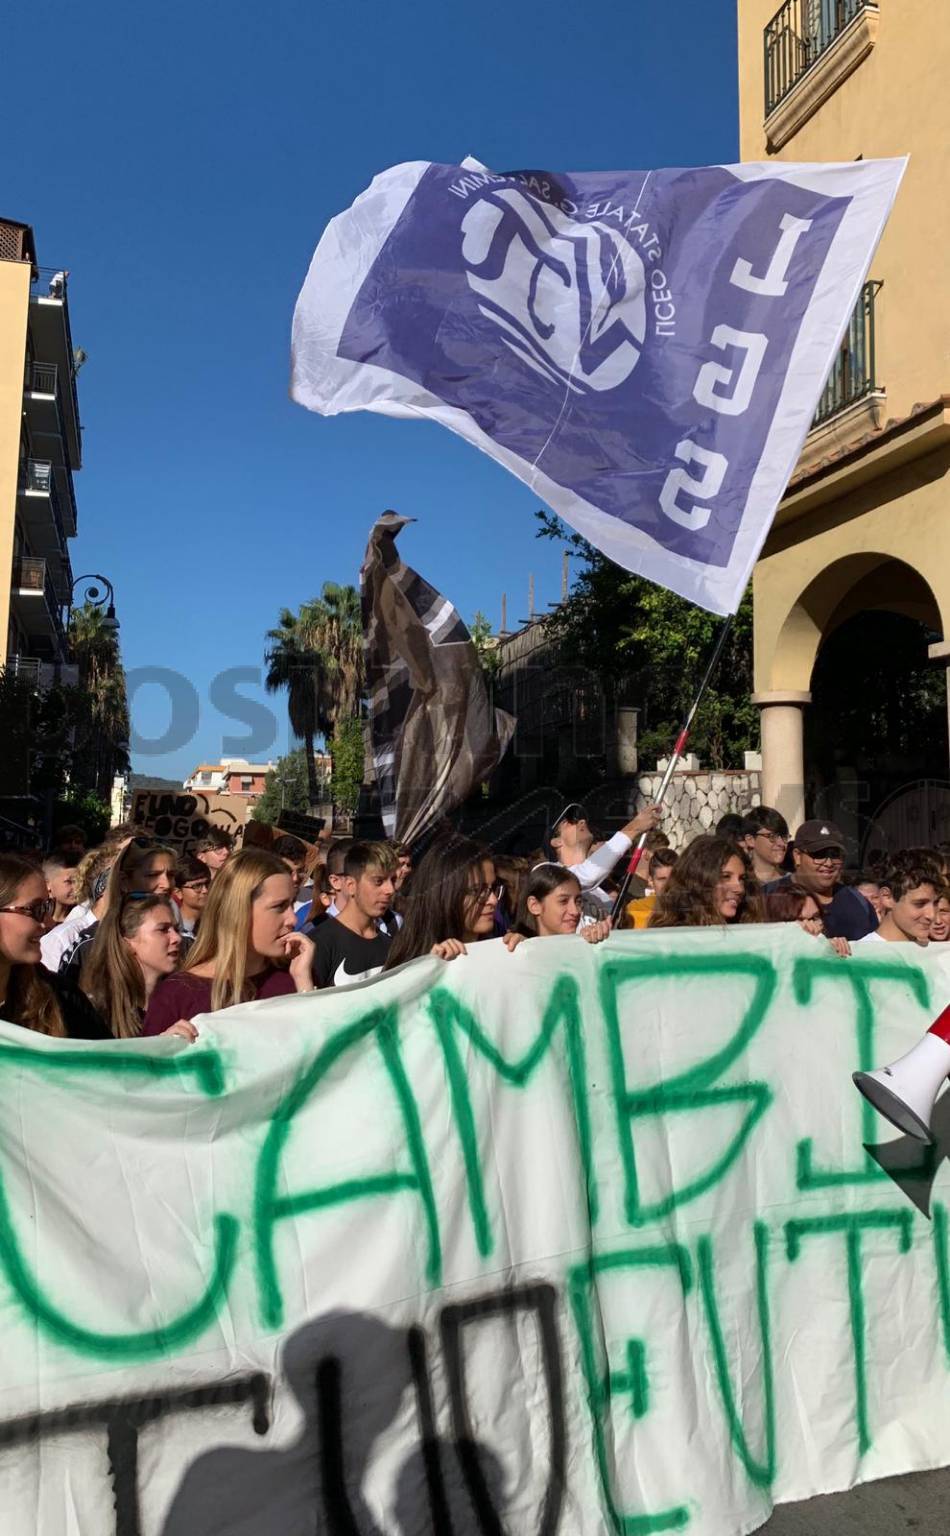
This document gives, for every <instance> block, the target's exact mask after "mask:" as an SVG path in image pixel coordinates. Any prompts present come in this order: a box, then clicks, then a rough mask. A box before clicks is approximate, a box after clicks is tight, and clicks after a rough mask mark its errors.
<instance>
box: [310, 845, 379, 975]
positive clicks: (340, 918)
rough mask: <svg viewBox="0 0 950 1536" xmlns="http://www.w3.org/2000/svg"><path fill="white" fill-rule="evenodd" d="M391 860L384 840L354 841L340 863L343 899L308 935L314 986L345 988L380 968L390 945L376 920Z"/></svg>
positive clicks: (377, 919)
mask: <svg viewBox="0 0 950 1536" xmlns="http://www.w3.org/2000/svg"><path fill="white" fill-rule="evenodd" d="M395 872H396V860H395V857H394V855H393V852H392V849H391V848H390V847H389V845H388V844H387V843H354V844H353V846H352V847H351V848H350V849H349V851H348V852H347V855H346V860H345V862H344V865H343V890H344V892H345V893H346V897H347V901H346V905H345V906H344V908H343V911H342V912H340V913H339V914H338V915H337V916H336V917H330V918H328V919H327V920H326V922H324V923H321V924H320V926H319V927H318V928H317V929H316V930H315V932H314V935H313V949H314V954H313V979H314V981H315V982H316V984H317V986H318V987H345V986H349V985H350V984H351V983H352V982H354V981H366V980H368V978H369V977H370V976H375V975H376V974H377V972H378V971H381V970H382V968H383V965H384V964H385V961H386V951H387V950H388V949H389V944H390V938H389V935H388V934H385V933H381V932H380V929H379V920H380V918H381V917H383V915H384V914H385V912H386V911H387V909H388V907H389V905H390V902H391V901H392V899H393V892H394V890H395V880H394V876H395Z"/></svg>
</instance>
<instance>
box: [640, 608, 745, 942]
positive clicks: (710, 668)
mask: <svg viewBox="0 0 950 1536" xmlns="http://www.w3.org/2000/svg"><path fill="white" fill-rule="evenodd" d="M735 617H736V616H735V614H734V613H730V614H727V615H726V617H725V618H724V619H723V622H722V626H721V628H720V630H719V634H718V636H717V637H716V644H715V645H714V646H713V650H712V655H711V656H710V658H709V662H708V664H707V666H706V670H705V672H704V673H703V679H702V682H701V683H700V685H699V687H698V689H697V690H696V697H695V698H694V699H693V702H692V704H691V705H690V706H689V709H688V711H687V714H686V719H685V720H684V721H683V729H682V730H681V731H680V733H679V735H678V736H677V738H676V743H675V745H674V747H673V750H672V752H671V753H670V760H669V762H668V763H667V765H666V770H665V772H664V774H663V778H662V780H661V782H660V788H659V791H658V793H657V797H656V801H655V802H654V803H655V804H656V805H662V804H663V801H664V800H665V799H666V796H667V792H668V790H669V787H670V783H671V782H672V779H673V775H674V773H675V772H676V765H677V763H678V762H679V760H680V758H681V757H682V756H683V753H684V752H685V750H686V743H687V741H688V740H689V733H690V731H691V730H692V726H693V721H694V720H695V718H696V711H697V709H698V708H699V706H700V704H701V703H702V699H703V695H704V694H705V692H706V689H707V688H708V687H709V684H710V682H711V680H712V676H713V673H714V672H715V670H716V667H717V665H718V663H719V658H720V656H721V655H722V653H723V650H724V649H725V644H726V641H727V640H728V639H729V636H730V634H731V633H732V626H733V623H734V622H735ZM648 836H649V833H648V832H644V833H642V834H641V837H640V841H639V842H638V843H637V846H636V847H635V848H634V850H633V852H632V854H631V855H630V862H629V864H628V865H627V872H626V874H625V875H624V877H623V884H622V885H621V887H620V892H619V894H618V896H617V900H616V901H615V902H614V906H613V911H612V913H611V921H612V923H613V925H614V927H616V926H617V925H618V923H619V922H620V918H621V916H622V914H623V909H624V905H625V903H626V900H627V891H628V889H629V887H630V881H631V880H632V878H633V876H634V875H635V874H636V871H637V866H638V864H639V863H640V860H641V859H642V857H643V850H644V848H645V847H646V840H647V838H648Z"/></svg>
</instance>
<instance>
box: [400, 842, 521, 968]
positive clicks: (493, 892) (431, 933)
mask: <svg viewBox="0 0 950 1536" xmlns="http://www.w3.org/2000/svg"><path fill="white" fill-rule="evenodd" d="M501 894H502V885H501V881H500V880H499V879H498V877H497V872H496V869H495V864H494V860H493V859H492V857H491V854H490V853H489V852H488V850H487V849H486V848H483V847H481V845H480V844H478V843H473V842H471V841H469V839H468V838H465V837H456V836H451V837H446V838H441V839H440V840H439V841H438V842H435V843H433V844H432V846H431V847H430V848H429V849H428V851H427V852H426V853H425V854H424V855H423V857H422V859H421V860H420V861H419V864H418V865H417V866H416V868H415V870H414V871H413V875H412V885H411V886H410V888H409V895H408V897H407V899H406V906H405V914H404V918H403V925H402V927H401V928H400V930H399V932H398V933H397V934H396V936H395V938H394V939H393V941H392V943H391V944H390V946H389V953H388V955H387V956H386V964H385V966H384V967H383V969H384V970H387V971H391V970H392V969H393V967H394V966H396V965H402V963H403V961H405V960H418V959H419V957H420V956H421V955H436V956H438V958H439V959H440V960H454V959H455V958H456V957H457V956H458V955H464V954H465V953H466V950H467V946H468V945H469V944H477V943H480V942H481V941H482V940H483V939H491V938H494V936H495V909H496V908H497V906H498V902H499V899H500V897H501ZM523 937H524V935H523V934H520V933H506V934H505V936H504V938H503V940H502V943H503V944H504V945H505V948H506V949H508V950H512V949H515V948H516V947H517V945H519V944H520V943H521V941H522V939H523Z"/></svg>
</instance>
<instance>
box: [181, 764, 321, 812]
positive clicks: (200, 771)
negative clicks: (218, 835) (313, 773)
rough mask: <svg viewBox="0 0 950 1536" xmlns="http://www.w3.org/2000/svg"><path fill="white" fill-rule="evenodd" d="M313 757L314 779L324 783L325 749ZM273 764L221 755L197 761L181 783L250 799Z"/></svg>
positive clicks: (260, 790) (261, 790)
mask: <svg viewBox="0 0 950 1536" xmlns="http://www.w3.org/2000/svg"><path fill="white" fill-rule="evenodd" d="M313 761H314V764H315V766H316V770H317V778H318V780H319V781H320V783H321V784H328V783H329V782H330V778H331V774H332V762H331V759H330V754H329V752H315V753H314V754H313ZM276 767H277V764H276V763H272V762H267V763H249V762H247V761H246V760H245V759H244V758H243V757H223V758H222V759H221V761H220V762H217V763H199V764H198V766H197V768H196V769H195V770H194V772H193V773H192V774H191V775H190V776H189V777H188V778H187V779H186V780H185V782H184V786H183V787H184V788H185V789H190V790H191V791H192V792H194V791H195V790H201V791H202V793H204V794H206V795H243V796H244V798H245V799H246V800H248V801H249V802H254V801H256V800H259V799H260V797H261V795H262V794H263V793H264V787H265V784H266V782H267V775H268V774H269V773H272V772H273V771H274V769H275V768H276Z"/></svg>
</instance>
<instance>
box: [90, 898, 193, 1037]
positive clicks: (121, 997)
mask: <svg viewBox="0 0 950 1536" xmlns="http://www.w3.org/2000/svg"><path fill="white" fill-rule="evenodd" d="M157 907H164V908H165V910H166V911H167V912H169V913H170V914H171V915H172V916H174V914H173V913H172V903H171V897H170V896H143V897H142V898H141V899H140V900H135V899H134V898H132V897H130V896H128V895H126V896H120V897H118V899H117V901H115V902H114V903H113V904H112V905H111V906H110V907H109V910H108V911H107V912H106V915H105V917H103V919H102V921H101V922H100V924H99V926H98V928H97V929H96V936H95V938H94V939H93V941H92V947H91V949H90V951H89V959H88V960H87V961H86V963H85V965H84V966H83V968H82V989H83V991H84V992H85V994H86V996H87V997H88V998H90V999H91V1000H92V1002H93V1003H94V1005H95V1006H96V1008H97V1009H98V1010H99V1012H100V1013H101V1014H102V1017H103V1018H104V1019H107V1020H108V1023H109V1028H110V1029H111V1030H112V1033H113V1034H114V1035H115V1037H116V1039H118V1040H130V1039H134V1037H135V1036H136V1035H140V1034H141V1033H142V1015H143V1012H144V1009H145V977H144V975H143V974H142V967H141V966H140V965H139V963H138V961H137V960H136V958H135V955H134V954H133V953H132V951H131V949H130V948H129V946H128V944H126V942H125V940H126V939H131V938H133V937H134V936H135V934H137V933H138V931H139V929H140V928H141V926H142V924H143V922H144V921H145V919H146V918H147V917H148V915H149V913H150V912H154V911H155V909H156V908H157Z"/></svg>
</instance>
